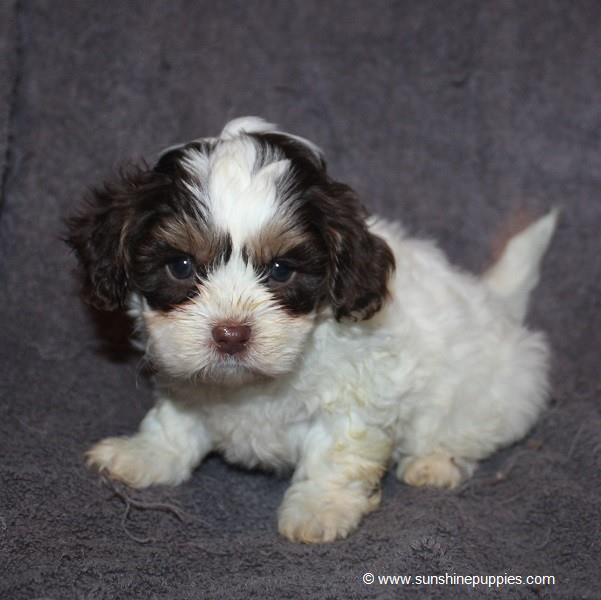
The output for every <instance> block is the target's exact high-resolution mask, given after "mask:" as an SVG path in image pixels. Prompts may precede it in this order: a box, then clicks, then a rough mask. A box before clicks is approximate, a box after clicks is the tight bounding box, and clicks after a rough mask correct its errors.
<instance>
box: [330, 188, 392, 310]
mask: <svg viewBox="0 0 601 600" xmlns="http://www.w3.org/2000/svg"><path fill="white" fill-rule="evenodd" d="M321 202H322V206H323V210H324V212H325V217H326V243H327V245H328V250H329V257H330V282H329V295H330V303H331V304H332V307H333V309H334V314H335V316H336V319H337V320H340V319H342V318H345V317H347V318H351V319H353V320H355V321H362V320H364V319H369V318H370V317H371V316H373V315H374V314H375V313H376V312H378V311H379V310H380V308H381V307H382V303H383V302H384V300H385V299H386V296H387V295H388V287H387V283H388V277H389V275H390V273H391V272H392V271H393V270H394V266H395V264H394V257H393V255H392V251H391V250H390V248H389V247H388V244H387V243H386V242H385V241H384V240H383V239H382V238H380V237H378V236H377V235H374V234H373V233H371V232H370V231H369V230H368V228H367V225H366V222H365V219H366V217H367V213H366V211H365V209H364V208H363V207H362V205H361V203H360V201H359V199H358V198H357V196H356V195H355V193H354V192H353V190H352V189H351V188H350V187H348V186H346V185H343V184H341V183H336V182H331V183H330V185H329V186H328V188H327V192H326V195H325V197H324V198H322V199H321Z"/></svg>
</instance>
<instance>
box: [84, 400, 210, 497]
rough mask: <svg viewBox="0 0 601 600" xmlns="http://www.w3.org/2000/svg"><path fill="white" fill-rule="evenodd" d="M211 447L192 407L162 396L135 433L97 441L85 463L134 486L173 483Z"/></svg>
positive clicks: (185, 473)
mask: <svg viewBox="0 0 601 600" xmlns="http://www.w3.org/2000/svg"><path fill="white" fill-rule="evenodd" d="M210 450H211V439H210V436H209V434H208V432H207V430H206V428H205V427H204V426H203V424H202V422H201V421H200V419H199V417H198V415H196V414H194V413H193V411H189V410H186V409H185V408H184V407H180V406H178V405H176V404H174V403H172V402H171V401H170V400H163V401H161V402H160V403H159V404H158V405H157V406H155V407H154V408H153V409H152V410H151V411H150V412H149V413H148V414H147V415H146V417H145V418H144V420H143V421H142V423H141V425H140V430H139V431H138V433H136V434H135V435H132V436H122V437H111V438H106V439H104V440H102V441H100V442H98V443H97V444H96V445H95V446H93V447H92V448H91V449H90V450H89V451H88V452H87V453H86V462H87V465H88V466H89V467H92V468H96V469H97V470H98V471H100V472H101V473H106V474H107V475H108V476H109V477H111V478H112V479H117V480H119V481H122V482H124V483H126V484H127V485H129V486H131V487H135V488H143V487H147V486H149V485H154V484H164V485H177V484H179V483H181V482H182V481H185V480H186V479H188V478H189V477H190V475H191V473H192V470H193V469H194V467H196V466H197V465H198V464H199V463H200V461H201V460H202V459H203V458H204V457H205V456H206V455H207V454H208V452H209V451H210Z"/></svg>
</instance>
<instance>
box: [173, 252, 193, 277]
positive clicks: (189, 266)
mask: <svg viewBox="0 0 601 600" xmlns="http://www.w3.org/2000/svg"><path fill="white" fill-rule="evenodd" d="M167 271H169V274H170V275H171V276H172V277H174V278H175V279H189V278H190V277H192V275H194V263H193V262H192V259H191V258H190V257H189V256H178V257H177V258H172V259H171V260H170V261H169V262H168V263H167Z"/></svg>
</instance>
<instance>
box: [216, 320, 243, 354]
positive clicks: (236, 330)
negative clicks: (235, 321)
mask: <svg viewBox="0 0 601 600" xmlns="http://www.w3.org/2000/svg"><path fill="white" fill-rule="evenodd" d="M211 333H212V335H213V339H214V340H215V343H216V344H217V348H219V350H220V351H221V352H225V354H238V353H239V352H242V351H243V350H244V349H245V348H246V343H247V342H248V340H249V339H250V333H251V329H250V327H249V326H248V325H230V324H227V325H225V324H224V325H215V326H214V327H213V330H212V332H211Z"/></svg>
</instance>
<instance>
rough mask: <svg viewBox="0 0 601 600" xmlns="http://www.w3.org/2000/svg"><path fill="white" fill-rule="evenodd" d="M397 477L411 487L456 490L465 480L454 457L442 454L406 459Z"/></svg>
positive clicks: (399, 468) (398, 470) (400, 465)
mask: <svg viewBox="0 0 601 600" xmlns="http://www.w3.org/2000/svg"><path fill="white" fill-rule="evenodd" d="M397 477H398V478H399V479H402V480H403V481H404V482H405V483H407V484H409V485H413V486H417V487H421V486H429V487H438V488H454V487H456V486H458V485H459V484H460V483H461V481H462V480H463V479H464V475H463V473H462V471H461V469H460V468H459V466H458V465H457V463H456V462H455V461H454V460H453V457H451V456H449V455H448V454H444V453H442V452H441V453H435V454H429V455H427V456H418V457H411V458H408V459H405V460H404V461H403V462H402V463H401V464H399V466H398V469H397Z"/></svg>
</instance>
